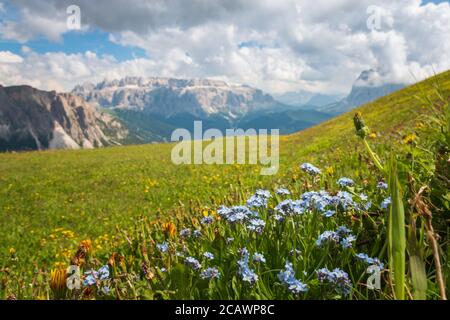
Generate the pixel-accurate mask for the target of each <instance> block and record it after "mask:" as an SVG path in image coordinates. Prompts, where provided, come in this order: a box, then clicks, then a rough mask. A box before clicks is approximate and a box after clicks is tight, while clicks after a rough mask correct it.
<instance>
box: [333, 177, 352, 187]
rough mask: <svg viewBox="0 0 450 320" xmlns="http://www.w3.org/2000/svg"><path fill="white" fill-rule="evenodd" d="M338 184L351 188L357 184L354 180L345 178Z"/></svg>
mask: <svg viewBox="0 0 450 320" xmlns="http://www.w3.org/2000/svg"><path fill="white" fill-rule="evenodd" d="M337 183H338V185H340V186H341V187H351V186H353V185H354V184H355V182H354V181H353V180H352V179H350V178H345V177H342V178H340V179H339V180H338V182H337Z"/></svg>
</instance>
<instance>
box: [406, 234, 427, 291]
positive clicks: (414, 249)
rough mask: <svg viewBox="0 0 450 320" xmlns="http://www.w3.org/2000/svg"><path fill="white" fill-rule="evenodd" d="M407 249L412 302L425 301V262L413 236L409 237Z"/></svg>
mask: <svg viewBox="0 0 450 320" xmlns="http://www.w3.org/2000/svg"><path fill="white" fill-rule="evenodd" d="M408 247H409V268H410V271H411V282H412V286H413V296H414V300H426V299H427V274H426V269H425V261H424V258H423V255H422V251H421V250H420V248H419V245H418V242H417V239H416V238H415V236H414V237H412V236H410V239H409V246H408Z"/></svg>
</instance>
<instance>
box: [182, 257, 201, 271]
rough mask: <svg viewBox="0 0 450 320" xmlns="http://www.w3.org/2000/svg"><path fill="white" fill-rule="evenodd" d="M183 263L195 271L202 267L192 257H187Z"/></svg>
mask: <svg viewBox="0 0 450 320" xmlns="http://www.w3.org/2000/svg"><path fill="white" fill-rule="evenodd" d="M184 263H185V264H187V265H188V266H190V267H191V268H192V269H194V270H195V271H197V270H200V269H201V268H202V265H201V264H200V262H198V260H197V259H195V258H193V257H187V258H186V259H185V260H184Z"/></svg>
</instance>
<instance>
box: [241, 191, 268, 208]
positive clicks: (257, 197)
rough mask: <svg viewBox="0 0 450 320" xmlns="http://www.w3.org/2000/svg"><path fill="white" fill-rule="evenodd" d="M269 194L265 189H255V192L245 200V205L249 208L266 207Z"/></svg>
mask: <svg viewBox="0 0 450 320" xmlns="http://www.w3.org/2000/svg"><path fill="white" fill-rule="evenodd" d="M270 197H271V194H270V192H269V191H267V190H256V192H255V194H254V195H252V196H251V197H250V198H249V199H248V200H247V206H249V207H251V208H266V207H267V202H268V201H269V198H270Z"/></svg>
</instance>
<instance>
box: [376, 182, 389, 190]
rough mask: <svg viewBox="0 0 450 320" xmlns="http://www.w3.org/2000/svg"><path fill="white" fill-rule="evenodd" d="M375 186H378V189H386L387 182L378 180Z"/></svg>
mask: <svg viewBox="0 0 450 320" xmlns="http://www.w3.org/2000/svg"><path fill="white" fill-rule="evenodd" d="M377 188H378V189H383V190H387V188H388V184H387V183H386V182H384V181H380V182H378V184H377Z"/></svg>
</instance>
